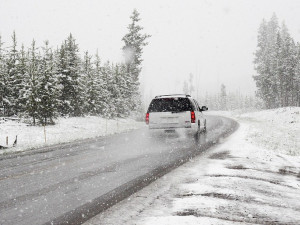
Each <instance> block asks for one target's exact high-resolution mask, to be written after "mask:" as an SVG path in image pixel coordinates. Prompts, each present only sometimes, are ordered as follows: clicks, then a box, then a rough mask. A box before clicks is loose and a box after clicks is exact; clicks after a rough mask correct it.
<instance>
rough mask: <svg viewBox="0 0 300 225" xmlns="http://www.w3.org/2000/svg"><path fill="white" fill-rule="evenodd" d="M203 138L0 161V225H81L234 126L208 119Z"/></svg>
mask: <svg viewBox="0 0 300 225" xmlns="http://www.w3.org/2000/svg"><path fill="white" fill-rule="evenodd" d="M207 124H208V128H207V133H206V134H204V133H202V134H201V135H200V136H198V137H194V136H193V135H185V134H184V133H170V134H169V133H167V134H166V133H163V132H156V133H154V134H150V133H149V131H148V129H146V128H143V129H139V130H134V131H131V132H128V133H123V134H118V135H113V136H110V137H107V138H103V137H102V138H96V139H90V140H85V141H79V142H74V143H71V144H64V145H57V146H53V147H50V148H42V149H37V150H34V151H31V152H30V153H26V154H14V155H8V156H1V157H0V224H3V225H4V224H9V225H11V224H14V225H17V224H24V225H25V224H26V225H28V224H32V225H33V224H81V223H83V222H84V221H86V220H87V219H89V218H91V217H92V216H94V215H96V214H98V213H100V212H102V211H103V210H105V209H106V208H108V207H110V206H111V205H113V204H115V203H116V202H118V201H120V200H122V199H124V198H126V197H128V196H129V195H130V194H132V193H134V192H135V191H137V190H140V189H141V188H143V187H144V186H146V185H148V184H149V183H150V182H152V181H153V180H155V179H157V178H159V177H161V176H162V175H164V174H165V173H167V172H168V171H170V170H172V169H173V168H175V167H177V166H179V165H181V164H182V163H184V162H186V161H187V160H188V159H189V158H190V157H193V156H195V155H197V154H200V153H201V152H203V151H205V150H207V149H208V148H209V147H210V146H212V145H213V144H215V143H217V142H218V141H219V139H220V138H222V137H224V136H226V135H228V134H230V133H231V132H232V131H233V130H235V129H236V127H237V124H236V122H234V121H232V120H230V119H226V118H222V117H213V116H210V117H208V118H207Z"/></svg>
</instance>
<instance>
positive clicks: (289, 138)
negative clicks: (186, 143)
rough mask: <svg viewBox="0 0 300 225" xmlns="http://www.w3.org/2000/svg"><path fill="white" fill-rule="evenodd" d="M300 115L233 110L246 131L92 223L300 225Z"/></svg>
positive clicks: (284, 111) (285, 110) (296, 111)
mask: <svg viewBox="0 0 300 225" xmlns="http://www.w3.org/2000/svg"><path fill="white" fill-rule="evenodd" d="M299 112H300V108H299V107H298V108H281V109H276V110H267V111H261V112H255V113H247V114H242V115H237V113H230V114H229V113H226V114H227V116H231V117H234V118H235V119H236V120H238V122H239V123H240V127H239V129H238V130H237V131H236V132H235V133H234V134H233V135H232V136H230V137H229V138H227V139H226V140H224V142H223V143H222V144H220V145H219V146H217V147H215V148H212V149H210V150H208V151H207V152H203V154H201V155H200V156H198V157H196V158H194V159H192V160H191V161H190V162H188V163H186V164H184V165H183V166H181V167H179V168H177V169H175V170H174V171H172V172H171V173H169V174H167V175H165V176H163V177H162V178H161V179H158V180H157V181H155V182H153V183H152V184H151V185H149V186H148V187H146V188H144V189H143V190H141V191H139V192H137V193H136V194H134V195H133V196H131V197H130V198H128V199H126V200H124V201H123V202H121V203H119V204H117V205H115V206H113V207H112V208H110V209H109V210H107V211H106V212H104V213H103V214H100V215H98V216H96V217H95V218H93V219H91V220H90V221H88V222H87V223H86V224H89V225H96V224H140V225H142V224H143V225H145V224H147V225H148V224H149V225H152V224H164V225H168V224H170V225H171V224H172V225H174V224H191V225H193V224H222V225H223V224H248V223H249V224H253V223H255V224H299V221H300V216H299V208H300V180H299V179H300V148H299V144H300V143H299V136H300V135H299V131H300V113H299ZM217 113H218V114H221V115H222V114H223V113H220V112H217ZM211 114H216V113H214V112H211ZM289 130H290V131H291V132H289ZM128 209H130V210H128Z"/></svg>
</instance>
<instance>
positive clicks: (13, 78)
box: [3, 32, 21, 116]
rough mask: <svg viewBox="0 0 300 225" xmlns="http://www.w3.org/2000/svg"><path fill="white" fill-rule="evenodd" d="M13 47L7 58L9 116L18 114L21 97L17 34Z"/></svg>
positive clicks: (7, 109)
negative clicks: (18, 103)
mask: <svg viewBox="0 0 300 225" xmlns="http://www.w3.org/2000/svg"><path fill="white" fill-rule="evenodd" d="M12 42H13V43H12V46H11V47H10V50H9V52H8V56H7V61H6V62H7V79H6V81H5V86H6V90H5V91H4V98H3V99H4V102H3V103H4V108H5V113H6V115H7V116H12V115H16V114H17V99H18V96H19V89H18V88H19V84H20V82H21V81H20V79H19V77H18V74H17V64H18V51H17V38H16V33H15V32H13V35H12Z"/></svg>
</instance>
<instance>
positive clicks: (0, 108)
mask: <svg viewBox="0 0 300 225" xmlns="http://www.w3.org/2000/svg"><path fill="white" fill-rule="evenodd" d="M6 71H7V68H6V61H5V51H4V49H3V43H2V39H1V36H0V116H4V115H5V114H6V113H5V103H4V101H5V96H6V92H7V86H6V80H7V73H6Z"/></svg>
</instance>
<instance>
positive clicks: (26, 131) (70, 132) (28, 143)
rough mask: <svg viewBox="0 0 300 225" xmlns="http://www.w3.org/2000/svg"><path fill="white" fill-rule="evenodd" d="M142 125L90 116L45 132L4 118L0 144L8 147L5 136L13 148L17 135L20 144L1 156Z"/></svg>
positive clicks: (62, 122) (60, 121)
mask: <svg viewBox="0 0 300 225" xmlns="http://www.w3.org/2000/svg"><path fill="white" fill-rule="evenodd" d="M142 126H145V124H144V123H143V122H136V121H135V120H132V119H117V120H116V119H113V120H106V119H103V118H101V117H93V116H90V117H71V118H59V119H58V121H57V123H56V125H54V126H46V128H45V130H44V127H42V126H28V125H27V124H25V123H22V122H18V121H12V120H7V121H5V120H4V119H1V120H0V145H2V146H6V137H8V147H11V146H12V145H13V142H14V141H15V138H16V136H18V141H17V146H16V147H14V148H9V149H7V150H0V154H3V153H5V152H11V151H23V150H26V149H30V148H36V147H42V146H47V145H52V144H59V143H66V142H71V141H74V140H81V139H85V138H93V137H99V136H106V135H111V134H115V133H120V132H125V131H128V130H132V129H136V128H139V127H142ZM45 134H46V137H45ZM45 138H46V140H45Z"/></svg>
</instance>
